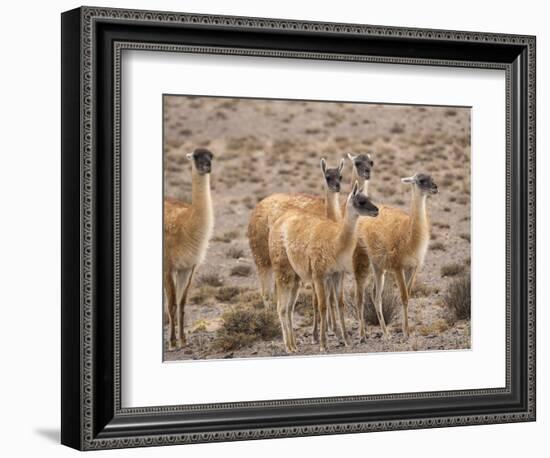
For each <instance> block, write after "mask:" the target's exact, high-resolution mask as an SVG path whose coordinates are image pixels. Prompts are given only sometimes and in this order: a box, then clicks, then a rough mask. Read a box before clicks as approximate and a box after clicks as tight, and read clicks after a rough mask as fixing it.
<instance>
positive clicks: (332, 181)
mask: <svg viewBox="0 0 550 458" xmlns="http://www.w3.org/2000/svg"><path fill="white" fill-rule="evenodd" d="M344 163H345V162H344V159H342V160H341V161H340V165H339V166H338V167H336V168H334V169H332V168H328V167H327V161H325V160H324V159H321V172H323V177H324V179H325V183H326V185H327V188H328V190H329V191H332V192H340V184H341V183H342V169H343V168H344Z"/></svg>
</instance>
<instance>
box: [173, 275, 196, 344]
mask: <svg viewBox="0 0 550 458" xmlns="http://www.w3.org/2000/svg"><path fill="white" fill-rule="evenodd" d="M194 273H195V266H193V267H192V268H191V269H185V270H179V271H178V272H177V273H176V292H177V294H178V295H179V299H178V301H177V316H178V338H179V339H178V345H179V347H180V348H181V347H183V346H184V345H185V341H186V339H185V330H184V317H185V302H186V301H187V295H188V293H189V286H190V285H191V280H193V274H194Z"/></svg>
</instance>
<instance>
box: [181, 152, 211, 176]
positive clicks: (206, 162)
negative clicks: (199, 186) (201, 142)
mask: <svg viewBox="0 0 550 458" xmlns="http://www.w3.org/2000/svg"><path fill="white" fill-rule="evenodd" d="M186 156H187V159H189V160H192V161H193V167H194V169H195V170H196V171H197V173H198V174H199V175H205V174H207V173H210V172H211V170H212V158H213V157H214V155H213V154H212V152H211V151H210V150H207V149H206V148H197V149H196V150H195V151H193V152H192V153H188V154H187V155H186Z"/></svg>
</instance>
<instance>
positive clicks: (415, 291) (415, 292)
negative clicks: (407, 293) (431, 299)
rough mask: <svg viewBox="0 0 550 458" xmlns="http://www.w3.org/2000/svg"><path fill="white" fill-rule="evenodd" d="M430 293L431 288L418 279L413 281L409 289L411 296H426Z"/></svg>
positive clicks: (431, 291)
mask: <svg viewBox="0 0 550 458" xmlns="http://www.w3.org/2000/svg"><path fill="white" fill-rule="evenodd" d="M432 293H433V289H432V288H431V287H429V286H428V285H426V283H422V282H420V281H416V282H414V284H413V287H412V291H411V295H412V296H413V297H428V296H429V295H430V294H432Z"/></svg>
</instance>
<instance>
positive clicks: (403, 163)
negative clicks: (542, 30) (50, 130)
mask: <svg viewBox="0 0 550 458" xmlns="http://www.w3.org/2000/svg"><path fill="white" fill-rule="evenodd" d="M535 111H536V110H535V38H534V37H532V36H519V35H502V34H491V33H479V32H457V31H443V30H424V29H411V28H399V27H382V26H371V25H357V24H336V23H315V22H301V21H291V20H282V19H261V18H246V17H225V16H206V15H196V14H185V13H166V12H150V11H132V10H121V9H120V10H119V9H105V8H95V7H82V8H78V9H76V10H72V11H68V12H65V13H63V15H62V437H61V440H62V443H64V444H65V445H68V446H71V447H74V448H77V449H81V450H91V449H105V448H120V447H137V446H152V445H168V444H184V443H196V442H211V441H229V440H247V439H257V438H275V437H289V436H308V435H319V434H339V433H352V432H369V431H385V430H400V429H412V428H429V427H444V426H456V425H475V424H487V423H504V422H516V421H533V420H534V419H535V410H536V409H535V407H536V406H535V143H536V142H535Z"/></svg>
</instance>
